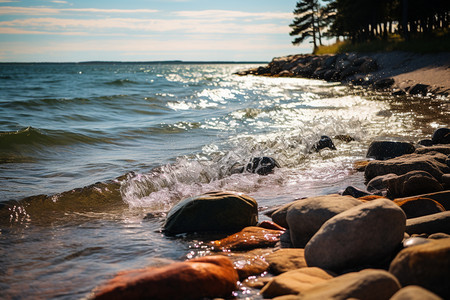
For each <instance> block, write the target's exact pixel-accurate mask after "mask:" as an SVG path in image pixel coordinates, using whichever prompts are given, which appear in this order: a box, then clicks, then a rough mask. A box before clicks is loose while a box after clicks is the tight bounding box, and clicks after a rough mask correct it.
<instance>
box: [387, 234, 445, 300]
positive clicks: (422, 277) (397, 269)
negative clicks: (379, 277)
mask: <svg viewBox="0 0 450 300" xmlns="http://www.w3.org/2000/svg"><path fill="white" fill-rule="evenodd" d="M389 272H391V273H392V274H394V275H395V277H397V278H398V280H399V282H400V284H401V285H402V286H407V285H419V286H421V287H424V288H426V289H427V290H430V291H432V292H433V293H436V294H438V295H439V296H441V297H443V298H444V299H448V298H450V289H449V286H448V282H449V278H450V239H441V240H430V242H429V243H426V244H423V245H418V246H414V247H409V248H406V249H403V250H402V251H400V253H398V254H397V256H396V257H395V259H394V260H393V261H392V263H391V265H390V267H389Z"/></svg>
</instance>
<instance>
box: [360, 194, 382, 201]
mask: <svg viewBox="0 0 450 300" xmlns="http://www.w3.org/2000/svg"><path fill="white" fill-rule="evenodd" d="M380 198H384V197H383V196H378V195H367V196H362V197H359V198H358V200H360V201H373V200H376V199H380Z"/></svg>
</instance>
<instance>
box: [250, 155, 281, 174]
mask: <svg viewBox="0 0 450 300" xmlns="http://www.w3.org/2000/svg"><path fill="white" fill-rule="evenodd" d="M275 168H280V165H279V164H278V162H277V161H276V160H275V159H273V158H271V157H266V156H264V157H254V158H253V159H251V161H250V162H249V163H248V164H247V166H246V167H245V170H247V172H250V173H256V174H259V175H267V174H270V173H272V172H273V170H274V169H275Z"/></svg>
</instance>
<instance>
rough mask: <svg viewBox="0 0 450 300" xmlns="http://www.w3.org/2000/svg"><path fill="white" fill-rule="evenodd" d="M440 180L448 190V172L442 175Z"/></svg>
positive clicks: (449, 186) (449, 177)
mask: <svg viewBox="0 0 450 300" xmlns="http://www.w3.org/2000/svg"><path fill="white" fill-rule="evenodd" d="M441 182H442V186H443V187H444V188H445V189H447V190H450V174H444V175H442V177H441Z"/></svg>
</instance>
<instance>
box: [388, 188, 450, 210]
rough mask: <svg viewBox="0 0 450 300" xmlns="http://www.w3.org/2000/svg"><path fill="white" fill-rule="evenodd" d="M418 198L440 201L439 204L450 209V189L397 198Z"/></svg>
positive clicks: (399, 199) (400, 199)
mask: <svg viewBox="0 0 450 300" xmlns="http://www.w3.org/2000/svg"><path fill="white" fill-rule="evenodd" d="M417 198H427V199H432V200H434V201H436V202H438V203H439V204H441V205H442V206H443V207H444V208H445V210H450V191H442V192H436V193H429V194H423V195H418V196H414V197H405V198H397V199H395V200H397V201H402V200H408V199H417Z"/></svg>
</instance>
